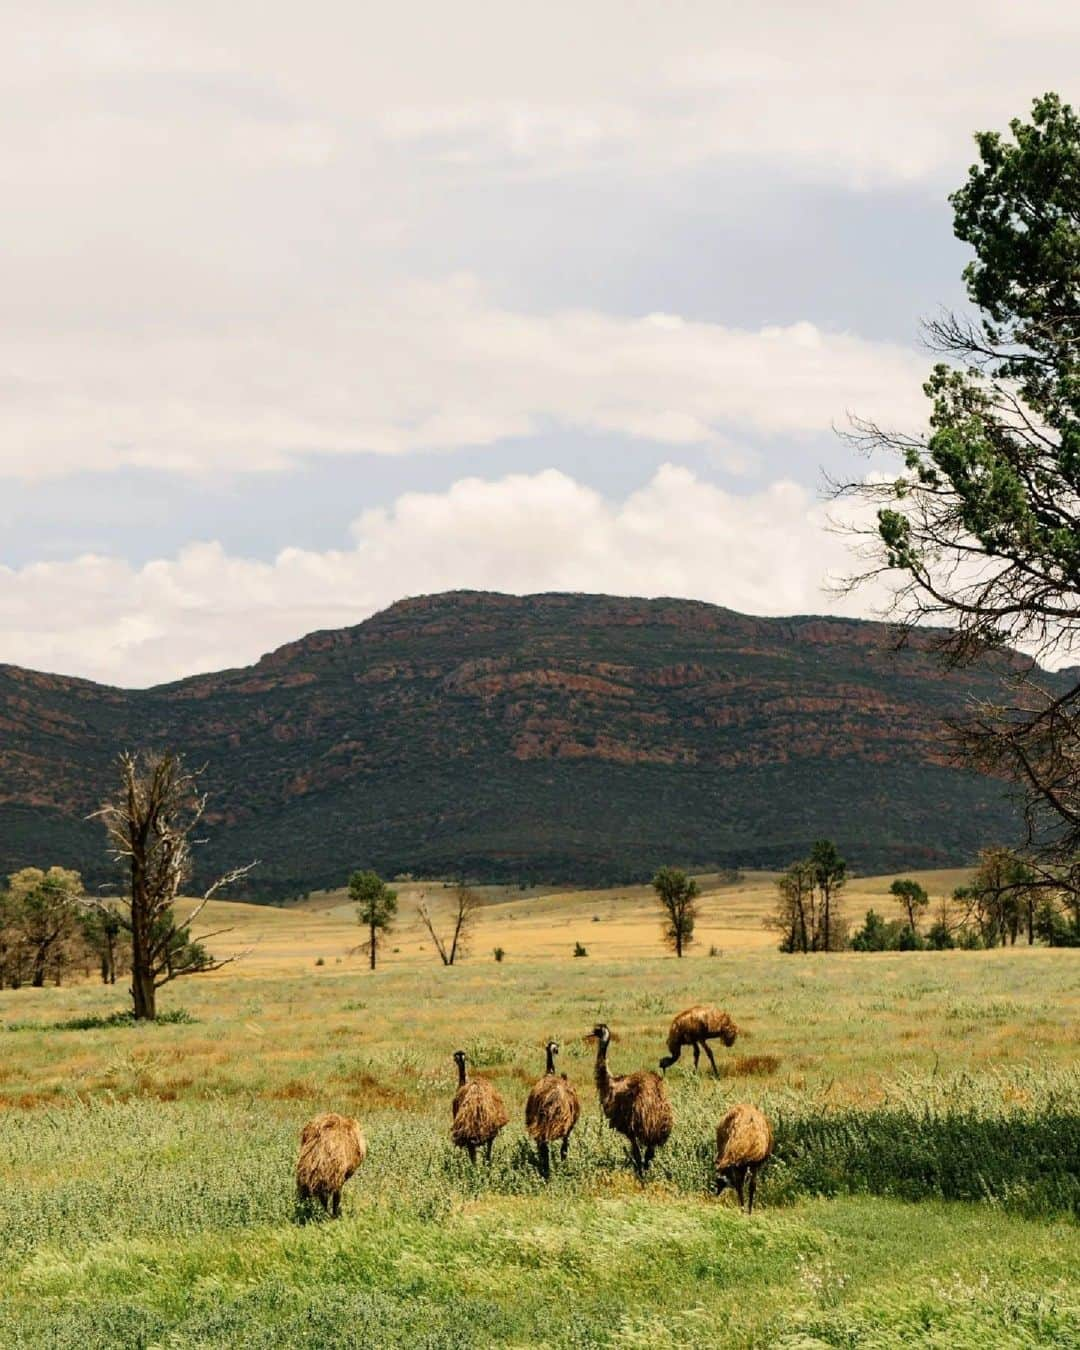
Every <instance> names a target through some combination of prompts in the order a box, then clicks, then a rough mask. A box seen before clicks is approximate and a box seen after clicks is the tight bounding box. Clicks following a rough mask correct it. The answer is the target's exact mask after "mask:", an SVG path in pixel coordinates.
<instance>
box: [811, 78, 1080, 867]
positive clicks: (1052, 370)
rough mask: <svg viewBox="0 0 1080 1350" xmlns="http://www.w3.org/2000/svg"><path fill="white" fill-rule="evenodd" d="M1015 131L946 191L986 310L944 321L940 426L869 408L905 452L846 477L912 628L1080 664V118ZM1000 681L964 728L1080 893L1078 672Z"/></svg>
mask: <svg viewBox="0 0 1080 1350" xmlns="http://www.w3.org/2000/svg"><path fill="white" fill-rule="evenodd" d="M1010 130H1011V136H1010V137H1006V136H1002V135H1001V134H999V133H998V132H992V131H988V132H982V133H980V134H979V135H977V136H976V138H975V139H976V144H977V146H978V153H979V160H978V162H977V163H976V164H975V165H973V166H972V168H971V170H970V172H969V174H968V179H967V182H966V183H965V184H964V185H963V186H962V187H961V188H960V189H959V190H958V191H957V192H955V193H954V194H953V195H952V197H951V198H950V202H951V204H952V207H953V228H954V232H955V234H956V236H957V238H959V239H960V240H962V241H963V242H965V243H967V244H969V245H970V246H971V247H972V249H973V250H974V257H973V258H972V260H971V261H970V262H969V263H968V265H967V267H966V268H965V270H964V280H965V283H966V286H967V293H968V297H969V299H970V301H971V302H972V304H973V305H974V306H975V309H976V314H975V316H974V317H957V316H956V315H951V314H947V315H945V316H944V317H942V318H940V319H938V320H936V321H934V322H932V323H930V324H929V325H928V332H929V336H930V339H931V342H932V343H933V344H934V345H935V346H936V347H937V348H938V349H939V351H940V352H941V354H942V355H943V356H946V357H947V358H948V363H945V362H943V363H941V364H938V365H936V366H935V367H934V369H933V370H932V371H931V374H930V377H929V380H928V381H927V383H926V386H925V389H926V393H927V396H928V398H929V399H930V404H931V410H930V416H929V431H928V433H927V434H926V435H923V436H909V435H902V434H896V433H893V432H890V431H887V430H883V429H882V428H880V427H879V426H877V425H876V424H874V423H873V422H868V421H857V422H856V424H855V431H854V435H853V439H854V440H855V441H856V442H857V443H858V444H860V445H861V446H862V447H863V448H864V449H865V450H867V451H868V452H875V451H880V450H884V451H885V452H887V453H889V454H891V455H893V456H896V457H898V458H899V461H900V467H899V469H898V471H897V472H896V473H895V475H894V476H892V477H891V478H888V479H884V478H883V477H882V476H880V475H875V476H874V477H872V478H869V479H866V480H864V481H860V482H854V483H847V484H839V485H836V487H837V493H838V495H840V496H846V497H850V498H854V499H857V500H859V501H861V502H863V503H867V504H869V505H870V506H872V507H873V508H875V510H876V520H875V523H874V525H873V526H872V527H871V528H869V529H867V530H865V531H858V530H857V532H859V533H862V534H863V535H864V539H865V540H866V541H868V555H869V557H870V559H871V564H872V565H871V566H870V567H869V569H868V570H866V571H864V572H863V573H862V574H861V575H859V576H856V577H853V578H852V579H851V580H850V583H849V584H850V585H851V586H858V585H859V584H861V583H862V582H864V581H865V580H867V578H869V577H874V576H880V575H887V576H888V577H889V579H890V580H892V581H893V582H894V583H895V589H894V602H893V606H892V614H893V617H894V618H895V620H896V621H897V623H898V625H899V629H900V635H901V639H903V637H905V636H906V635H907V634H909V633H910V632H911V630H912V629H913V628H914V627H915V626H916V625H919V624H920V623H922V622H923V621H924V620H928V619H929V620H932V621H934V622H935V623H938V624H940V623H943V622H944V623H947V624H949V625H951V631H949V632H946V633H944V634H941V633H938V634H937V638H936V640H938V641H939V642H940V644H941V647H942V651H943V653H944V655H945V657H946V659H947V660H948V661H950V662H953V663H964V662H968V661H971V660H974V659H976V658H978V657H982V656H984V655H986V654H987V653H990V652H993V651H995V650H997V649H1002V648H1006V647H1016V646H1019V647H1021V648H1024V649H1027V650H1029V651H1032V652H1034V653H1035V654H1036V655H1037V656H1039V657H1042V658H1044V659H1046V658H1056V659H1055V661H1054V664H1058V663H1059V662H1060V663H1062V664H1064V663H1065V661H1064V658H1065V657H1067V655H1068V653H1070V652H1071V651H1073V650H1074V649H1075V647H1076V645H1077V640H1078V637H1080V118H1078V117H1077V114H1076V112H1075V111H1074V110H1073V109H1072V108H1071V107H1070V106H1069V105H1068V104H1064V103H1062V101H1061V99H1060V98H1059V97H1058V96H1057V95H1056V94H1046V95H1045V96H1043V97H1042V98H1039V99H1036V100H1035V102H1034V104H1033V109H1032V114H1031V120H1030V121H1029V122H1024V121H1021V120H1020V119H1016V120H1014V121H1013V122H1011V123H1010ZM998 665H999V667H1000V669H1001V671H1002V675H1003V683H1002V686H1001V693H1000V696H999V697H995V698H993V699H988V700H985V701H984V702H983V703H982V704H981V705H980V706H979V707H978V708H977V709H976V712H975V715H974V716H973V717H972V718H971V719H970V720H969V721H967V722H966V723H965V724H964V725H963V726H962V727H959V728H957V739H958V745H959V747H960V749H961V750H962V751H963V753H964V754H965V755H966V757H967V759H968V761H969V762H970V763H972V764H974V765H975V766H976V767H978V768H980V769H982V770H985V771H987V772H990V773H994V774H999V775H1003V776H1005V777H1007V778H1010V779H1012V780H1013V781H1014V782H1015V783H1016V784H1017V785H1018V787H1019V790H1020V794H1021V797H1022V800H1023V807H1024V816H1025V821H1026V840H1025V850H1026V851H1027V852H1028V854H1029V856H1030V858H1031V859H1032V860H1034V861H1035V862H1036V863H1037V865H1038V866H1039V869H1040V876H1039V883H1040V885H1041V886H1043V887H1045V888H1047V889H1049V890H1052V891H1056V890H1060V889H1061V888H1062V887H1063V886H1065V887H1068V888H1070V889H1072V890H1073V891H1074V892H1080V864H1078V863H1077V859H1078V858H1080V674H1078V673H1077V667H1076V666H1075V665H1074V666H1073V669H1072V671H1071V672H1070V674H1069V675H1068V676H1066V677H1064V678H1063V677H1057V678H1050V677H1048V676H1046V675H1045V674H1044V673H1043V672H1041V671H1040V670H1039V668H1038V667H1037V666H1036V665H1035V663H1034V662H1033V661H1030V660H1027V659H1021V658H1019V657H1017V656H1015V655H1007V656H1006V657H1005V658H1004V659H1002V660H1000V661H999V662H998Z"/></svg>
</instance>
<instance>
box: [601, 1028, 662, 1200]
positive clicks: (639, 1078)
mask: <svg viewBox="0 0 1080 1350" xmlns="http://www.w3.org/2000/svg"><path fill="white" fill-rule="evenodd" d="M592 1034H593V1035H594V1036H595V1037H596V1070H595V1078H596V1090H597V1092H598V1093H599V1094H600V1106H601V1108H602V1109H603V1112H604V1115H605V1116H606V1117H607V1123H608V1124H609V1125H610V1126H611V1128H612V1129H613V1130H618V1132H619V1133H620V1134H621V1135H623V1136H624V1137H625V1138H626V1139H628V1140H629V1142H630V1156H631V1158H632V1159H633V1161H634V1171H635V1172H636V1173H637V1175H638V1179H639V1180H640V1181H644V1179H645V1173H646V1171H647V1170H648V1167H649V1164H650V1163H651V1162H652V1160H653V1154H654V1153H655V1152H656V1150H657V1149H658V1148H661V1147H662V1146H663V1145H664V1144H666V1143H667V1140H668V1135H670V1133H671V1131H672V1128H673V1126H674V1124H675V1113H674V1111H673V1110H672V1109H671V1102H670V1101H668V1095H667V1090H666V1088H665V1087H664V1080H663V1079H662V1078H661V1077H660V1075H659V1074H658V1073H653V1071H652V1070H651V1069H639V1070H638V1072H637V1073H627V1074H614V1075H612V1074H610V1073H609V1072H608V1066H607V1049H608V1044H609V1042H610V1041H611V1031H610V1030H609V1028H608V1027H607V1026H605V1024H604V1023H603V1022H598V1023H597V1025H596V1026H595V1027H593V1031H592Z"/></svg>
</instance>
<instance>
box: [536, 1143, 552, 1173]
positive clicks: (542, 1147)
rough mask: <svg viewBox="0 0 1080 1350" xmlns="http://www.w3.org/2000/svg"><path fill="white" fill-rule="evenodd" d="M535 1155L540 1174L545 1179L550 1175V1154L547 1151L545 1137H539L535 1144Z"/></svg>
mask: <svg viewBox="0 0 1080 1350" xmlns="http://www.w3.org/2000/svg"><path fill="white" fill-rule="evenodd" d="M536 1155H537V1159H538V1161H539V1163H540V1175H541V1176H542V1177H543V1178H544V1180H545V1181H547V1179H548V1177H550V1176H551V1155H550V1153H549V1151H548V1142H547V1140H546V1139H540V1140H538V1141H537V1144H536Z"/></svg>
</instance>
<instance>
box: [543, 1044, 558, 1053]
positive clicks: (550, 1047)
mask: <svg viewBox="0 0 1080 1350" xmlns="http://www.w3.org/2000/svg"><path fill="white" fill-rule="evenodd" d="M544 1049H545V1050H546V1051H547V1053H548V1054H549V1055H557V1054H558V1053H559V1042H558V1041H548V1043H547V1045H545V1046H544Z"/></svg>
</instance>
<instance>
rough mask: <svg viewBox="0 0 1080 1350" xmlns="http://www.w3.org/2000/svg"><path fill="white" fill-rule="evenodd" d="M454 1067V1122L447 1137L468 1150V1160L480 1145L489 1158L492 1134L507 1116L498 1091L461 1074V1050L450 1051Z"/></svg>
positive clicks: (485, 1081) (500, 1127)
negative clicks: (456, 1085)
mask: <svg viewBox="0 0 1080 1350" xmlns="http://www.w3.org/2000/svg"><path fill="white" fill-rule="evenodd" d="M454 1063H455V1064H456V1065H457V1067H458V1089H457V1091H456V1092H455V1093H454V1123H453V1126H452V1127H451V1129H450V1138H451V1139H452V1140H453V1141H454V1143H455V1144H456V1145H457V1146H458V1148H465V1149H468V1151H469V1161H470V1162H476V1150H477V1149H478V1148H479V1147H480V1146H481V1145H483V1147H484V1153H485V1156H486V1157H487V1161H488V1163H489V1164H490V1162H491V1146H492V1144H493V1143H494V1142H495V1136H496V1135H497V1134H498V1133H499V1131H500V1130H501V1129H502V1127H503V1126H504V1125H505V1124H506V1122H507V1121H508V1120H509V1119H510V1117H509V1116H508V1115H507V1114H506V1107H505V1106H504V1105H503V1099H502V1097H500V1096H499V1093H498V1091H497V1090H496V1089H495V1088H494V1087H492V1085H491V1084H490V1083H489V1082H487V1080H486V1079H483V1078H472V1079H468V1078H466V1076H465V1051H464V1050H455V1051H454Z"/></svg>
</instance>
